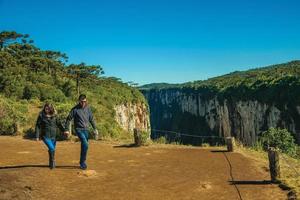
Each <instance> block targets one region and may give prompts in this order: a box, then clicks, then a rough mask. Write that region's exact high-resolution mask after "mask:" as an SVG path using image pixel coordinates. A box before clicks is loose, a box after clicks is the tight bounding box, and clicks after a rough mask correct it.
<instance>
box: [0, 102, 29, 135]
mask: <svg viewBox="0 0 300 200" xmlns="http://www.w3.org/2000/svg"><path fill="white" fill-rule="evenodd" d="M27 111H28V110H27V105H26V104H24V103H22V102H15V101H13V100H10V99H8V98H3V97H0V135H14V134H16V133H17V132H18V131H19V130H18V127H19V125H20V124H21V123H24V122H26V121H25V113H27Z"/></svg>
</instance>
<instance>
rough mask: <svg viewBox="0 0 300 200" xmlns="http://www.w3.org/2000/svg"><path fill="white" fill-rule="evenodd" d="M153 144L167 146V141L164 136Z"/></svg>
mask: <svg viewBox="0 0 300 200" xmlns="http://www.w3.org/2000/svg"><path fill="white" fill-rule="evenodd" d="M154 142H156V143H158V144H167V139H166V138H165V137H164V136H161V137H159V138H157V139H155V140H154Z"/></svg>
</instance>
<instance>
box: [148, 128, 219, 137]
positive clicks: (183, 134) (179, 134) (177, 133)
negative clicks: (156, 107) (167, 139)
mask: <svg viewBox="0 0 300 200" xmlns="http://www.w3.org/2000/svg"><path fill="white" fill-rule="evenodd" d="M151 131H154V132H160V133H171V134H176V136H179V137H180V136H187V137H195V138H222V139H224V138H225V137H220V136H215V135H203V136H201V135H190V134H185V133H179V132H175V131H167V130H158V129H151Z"/></svg>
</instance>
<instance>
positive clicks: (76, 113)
mask: <svg viewBox="0 0 300 200" xmlns="http://www.w3.org/2000/svg"><path fill="white" fill-rule="evenodd" d="M72 120H74V126H75V132H76V135H77V136H78V138H79V139H80V142H81V152H80V161H79V164H80V168H81V169H83V170H85V169H87V165H86V156H87V151H88V139H89V132H88V126H89V124H91V125H92V127H93V129H94V134H95V138H96V139H97V138H98V131H97V128H96V124H95V121H94V118H93V114H92V111H91V108H90V107H89V106H88V103H87V98H86V95H84V94H81V95H80V96H79V98H78V104H77V105H76V106H74V107H73V108H72V109H71V111H70V113H69V115H68V117H67V119H66V122H65V124H64V125H63V124H61V122H59V120H58V119H57V116H56V112H55V109H54V107H53V105H52V104H50V103H46V104H45V105H44V107H43V110H42V111H41V112H40V114H39V116H38V119H37V122H36V126H35V133H36V140H39V139H40V138H41V140H43V142H44V143H45V144H46V146H47V147H48V153H49V168H50V169H54V168H55V147H56V134H57V129H58V128H59V129H60V130H61V131H62V132H64V134H65V135H67V136H68V135H69V134H70V132H69V127H70V123H71V121H72Z"/></svg>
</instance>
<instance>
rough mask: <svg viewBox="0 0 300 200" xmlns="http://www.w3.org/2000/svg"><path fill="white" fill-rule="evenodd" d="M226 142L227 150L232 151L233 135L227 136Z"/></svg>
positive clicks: (233, 144)
mask: <svg viewBox="0 0 300 200" xmlns="http://www.w3.org/2000/svg"><path fill="white" fill-rule="evenodd" d="M226 144H227V151H228V152H233V151H234V146H235V143H234V137H227V138H226Z"/></svg>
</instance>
